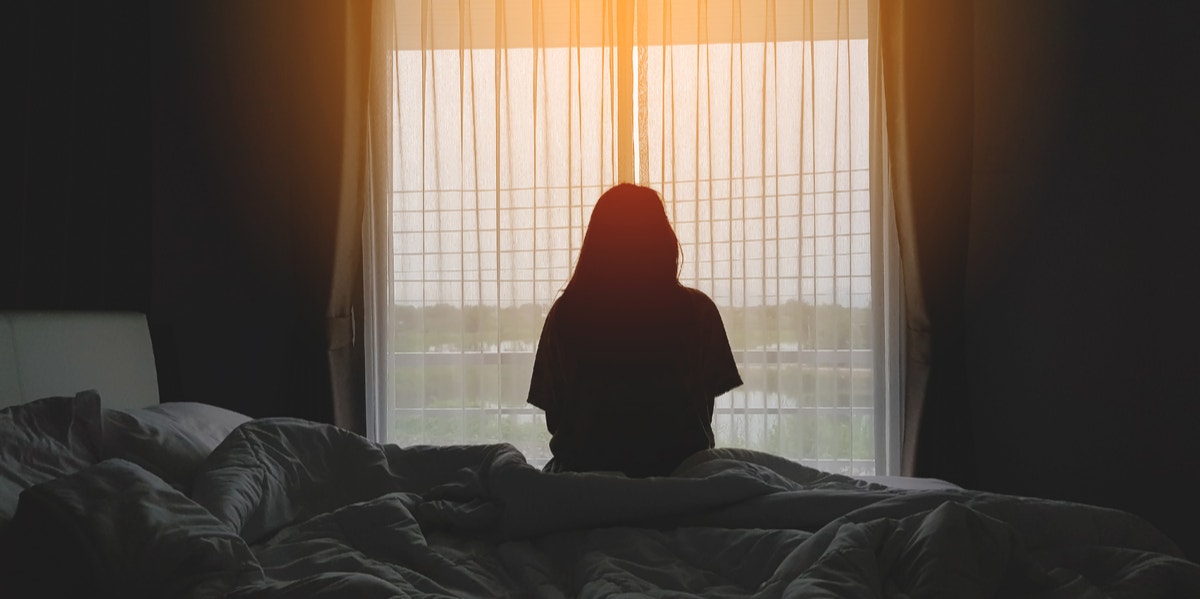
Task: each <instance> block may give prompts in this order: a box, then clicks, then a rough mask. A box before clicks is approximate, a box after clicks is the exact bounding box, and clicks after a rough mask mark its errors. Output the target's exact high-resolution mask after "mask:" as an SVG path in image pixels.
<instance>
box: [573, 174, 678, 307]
mask: <svg viewBox="0 0 1200 599" xmlns="http://www.w3.org/2000/svg"><path fill="white" fill-rule="evenodd" d="M678 277H679V239H678V238H677V237H675V231H674V229H672V228H671V223H670V221H669V220H667V212H666V208H665V206H664V205H663V201H662V198H660V197H659V195H658V192H656V191H654V190H653V189H650V188H649V187H641V186H639V185H633V184H629V183H622V184H620V185H617V186H616V187H613V188H611V189H609V190H608V191H606V192H604V194H603V195H601V196H600V199H599V200H597V201H596V206H595V208H593V209H592V216H591V219H590V220H589V221H588V226H587V233H586V234H584V237H583V247H582V248H580V251H579V260H578V262H576V264H575V273H574V274H573V275H572V276H571V282H570V283H569V284H568V287H567V288H568V289H571V288H576V287H586V288H589V289H606V288H607V289H612V288H613V287H614V286H624V285H639V286H640V285H656V284H677V283H678V280H679V278H678Z"/></svg>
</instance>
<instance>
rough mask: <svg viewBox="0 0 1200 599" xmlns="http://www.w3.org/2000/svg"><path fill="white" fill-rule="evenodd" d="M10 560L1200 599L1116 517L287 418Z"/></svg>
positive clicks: (637, 588) (1151, 542) (43, 499)
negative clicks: (637, 469)
mask: <svg viewBox="0 0 1200 599" xmlns="http://www.w3.org/2000/svg"><path fill="white" fill-rule="evenodd" d="M759 458H761V459H759ZM0 545H3V547H4V555H3V556H0V569H3V568H7V569H8V571H7V572H0V575H3V576H4V579H5V580H8V581H10V582H9V583H0V584H4V586H0V588H3V589H25V590H28V591H29V592H30V593H31V596H53V595H54V593H55V592H59V591H62V592H79V591H83V590H85V589H90V592H89V594H90V595H103V594H106V593H107V594H109V595H111V596H122V597H150V596H161V597H236V598H242V597H245V598H264V599H266V598H269V599H277V598H300V597H306V598H307V597H364V598H371V597H546V598H555V597H615V596H622V597H672V598H677V597H705V598H726V597H728V598H733V597H766V598H769V597H787V598H807V597H1032V598H1042V597H1044V598H1060V597H1062V598H1067V597H1072V598H1073V597H1080V598H1091V597H1130V598H1132V597H1138V598H1153V597H1200V566H1197V565H1196V564H1195V563H1192V562H1189V561H1187V560H1185V559H1183V558H1182V557H1181V555H1180V554H1179V551H1178V550H1177V548H1176V547H1175V546H1174V545H1173V544H1172V543H1171V541H1170V540H1169V539H1167V538H1166V537H1165V536H1164V535H1163V534H1162V533H1161V532H1160V531H1158V530H1157V529H1155V528H1154V527H1152V526H1151V525H1149V524H1148V523H1147V522H1145V521H1144V520H1142V519H1140V518H1138V517H1136V516H1133V515H1131V514H1128V513H1125V512H1121V511H1117V510H1111V509H1104V508H1099V507H1094V506H1088V505H1082V504H1075V503H1068V502H1061V501H1049V500H1042V499H1033V498H1023V497H1013V496H1005V495H997V494H989V493H983V492H977V491H964V490H941V491H920V492H904V491H898V490H894V489H890V488H886V487H882V486H880V485H869V484H866V483H863V482H862V481H857V480H854V479H850V478H846V477H841V476H837V475H833V474H829V473H824V472H820V471H817V470H813V469H810V468H806V467H804V466H801V465H799V464H796V463H793V462H788V461H786V460H781V459H780V458H777V457H774V456H768V455H766V454H761V455H759V454H755V453H754V452H743V453H735V454H730V453H729V452H722V451H720V450H714V451H710V452H702V453H701V454H697V455H696V456H693V458H691V459H689V460H688V461H687V462H685V463H684V464H683V465H682V466H681V467H680V468H679V470H678V471H677V472H675V473H674V474H673V475H672V476H670V477H660V478H651V479H628V478H624V477H621V476H614V475H608V474H573V473H557V474H549V473H543V472H541V471H540V470H538V469H536V468H534V467H532V466H530V465H528V464H527V463H526V462H525V459H524V456H522V455H521V454H520V452H518V451H517V450H516V449H515V448H513V447H512V446H510V445H507V444H495V445H465V446H449V447H446V446H437V447H434V446H410V447H401V446H397V445H384V444H377V443H372V442H370V441H368V440H367V439H365V438H363V437H361V436H358V435H354V434H352V433H349V432H346V431H343V430H340V429H337V428H334V427H331V426H328V425H321V424H316V423H312V422H308V421H303V420H295V419H282V418H278V419H260V420H253V421H250V422H247V423H245V424H242V425H241V426H239V427H238V428H237V429H235V430H234V431H233V432H232V433H231V434H230V435H229V436H228V437H227V438H226V439H225V440H224V442H222V443H221V444H220V445H219V446H218V447H217V448H216V449H215V450H214V451H213V452H212V453H211V454H210V455H209V456H208V458H207V459H206V460H205V462H204V463H203V464H202V465H201V467H200V468H199V471H198V473H197V474H196V476H195V478H194V480H193V481H192V484H191V485H190V492H189V494H186V495H185V494H184V491H183V490H181V489H180V488H179V486H178V485H175V486H172V485H171V484H168V483H167V482H164V481H163V480H162V479H160V478H158V477H157V476H156V475H155V474H152V473H150V472H149V471H147V470H145V469H143V468H142V467H141V466H139V465H137V464H135V463H132V462H129V461H125V460H121V459H109V460H105V461H102V462H100V463H98V464H96V465H93V466H91V467H88V468H85V469H82V470H80V471H79V472H76V473H75V474H72V475H70V476H65V477H62V478H59V479H56V480H53V481H49V482H45V483H42V484H40V485H37V486H34V487H32V488H30V489H28V490H27V491H26V492H24V493H23V494H22V495H21V497H20V502H19V504H18V507H17V511H16V514H15V516H14V518H13V521H12V523H11V525H10V526H9V528H8V530H6V531H5V535H4V537H3V538H2V539H0ZM5 596H20V595H19V594H18V595H9V594H6V595H5Z"/></svg>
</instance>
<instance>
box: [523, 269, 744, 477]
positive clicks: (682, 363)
mask: <svg viewBox="0 0 1200 599" xmlns="http://www.w3.org/2000/svg"><path fill="white" fill-rule="evenodd" d="M740 383H741V380H740V378H739V377H738V374H737V369H736V366H735V365H734V362H733V357H732V354H731V352H730V350H729V343H728V340H727V339H726V337H725V329H724V327H723V326H722V324H721V320H720V315H719V313H717V311H716V306H715V305H714V304H713V303H712V301H711V300H710V299H709V298H708V297H707V296H705V295H704V294H703V293H701V292H699V291H696V290H694V289H688V288H685V287H681V286H678V285H673V286H670V287H668V288H663V289H659V290H656V291H655V292H653V293H648V294H643V295H641V297H636V298H635V297H629V296H624V297H622V296H619V295H616V296H614V295H607V296H606V297H584V296H581V295H575V296H573V295H572V294H570V293H568V294H565V295H564V296H563V297H562V298H560V300H559V301H558V302H556V303H555V305H554V307H553V309H552V310H551V313H550V315H549V316H548V317H547V321H546V325H545V328H544V329H543V335H542V343H541V345H539V348H538V357H537V360H536V362H535V366H534V377H533V383H532V384H531V388H530V403H533V404H534V405H538V406H539V407H542V408H543V409H544V410H546V413H547V418H548V422H549V424H550V425H551V426H550V428H551V432H552V434H553V439H552V440H551V442H550V447H551V450H552V451H553V453H554V456H555V465H556V466H557V467H558V468H561V469H565V470H578V471H590V470H616V471H621V472H624V473H626V474H628V475H630V476H650V475H665V474H669V473H670V472H671V470H673V469H674V467H675V466H676V465H678V464H679V462H681V461H683V459H685V458H686V457H687V456H689V455H691V454H692V453H694V452H696V451H700V450H702V449H706V448H709V447H712V446H713V434H712V428H711V420H712V409H713V405H712V404H713V398H714V397H716V395H719V394H721V393H724V392H725V391H727V390H728V389H729V388H732V387H734V386H737V385H738V384H740Z"/></svg>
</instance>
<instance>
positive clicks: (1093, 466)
mask: <svg viewBox="0 0 1200 599" xmlns="http://www.w3.org/2000/svg"><path fill="white" fill-rule="evenodd" d="M976 7H977V9H976V15H975V18H976V21H975V23H976V29H975V31H976V41H975V54H976V72H975V95H976V98H975V106H976V115H975V117H976V118H975V134H976V138H975V167H974V169H973V175H974V182H973V186H974V193H973V198H972V205H971V210H972V229H971V238H970V239H971V246H970V247H971V252H970V254H971V255H970V264H971V268H970V270H969V288H968V300H967V306H966V312H967V315H968V321H969V325H968V327H969V328H968V352H967V353H968V356H967V357H968V364H969V370H970V372H969V376H970V383H969V385H970V387H969V388H970V396H971V401H972V412H973V418H974V432H975V452H976V456H977V458H978V464H977V478H976V481H977V484H978V486H979V487H980V488H983V489H989V490H995V491H1001V492H1005V493H1014V494H1022V495H1034V496H1046V497H1053V498H1060V499H1069V500H1078V501H1084V502H1088V503H1094V504H1099V505H1105V506H1111V507H1117V508H1122V509H1126V510H1129V511H1132V512H1134V513H1137V514H1140V515H1142V516H1144V517H1146V518H1148V519H1149V520H1151V521H1152V522H1154V523H1155V524H1156V525H1158V526H1159V527H1160V528H1161V529H1162V530H1164V531H1165V532H1167V533H1168V534H1169V535H1171V536H1172V537H1173V538H1174V539H1175V540H1176V541H1177V542H1178V543H1180V544H1181V545H1183V546H1184V549H1185V550H1186V551H1188V552H1189V554H1190V555H1191V556H1192V557H1193V558H1198V557H1200V544H1198V540H1200V512H1197V510H1196V509H1195V506H1194V502H1193V501H1189V500H1188V498H1187V495H1188V494H1187V493H1186V492H1182V491H1180V488H1181V486H1180V485H1185V486H1193V485H1194V483H1195V481H1196V480H1198V479H1200V466H1197V465H1196V457H1197V456H1200V435H1198V434H1197V432H1196V431H1197V430H1198V429H1200V345H1197V342H1198V341H1200V339H1198V336H1200V316H1198V315H1197V311H1196V306H1198V305H1200V291H1197V287H1198V286H1197V285H1196V284H1195V283H1194V282H1193V281H1191V279H1193V278H1194V277H1195V276H1196V274H1197V273H1198V272H1200V245H1198V244H1197V243H1196V233H1197V227H1198V226H1200V205H1198V202H1197V201H1196V198H1197V197H1200V195H1198V194H1197V193H1196V192H1195V181H1194V177H1195V173H1196V165H1197V163H1198V159H1200V153H1198V152H1197V149H1196V140H1197V139H1200V137H1198V136H1200V127H1198V123H1200V118H1198V115H1197V111H1198V110H1200V98H1198V97H1197V94H1196V92H1195V91H1194V90H1196V89H1197V88H1198V87H1200V78H1198V76H1197V73H1198V72H1200V69H1198V68H1197V67H1198V66H1200V65H1197V60H1196V57H1198V56H1200V44H1198V43H1197V36H1195V33H1194V31H1193V29H1192V26H1191V25H1190V24H1191V23H1195V22H1196V17H1197V10H1196V8H1195V6H1194V3H1166V2H1148V3H1137V4H1134V3H1124V2H1122V3H1117V2H1050V3H1040V2H1009V1H1007V0H981V1H977V2H976Z"/></svg>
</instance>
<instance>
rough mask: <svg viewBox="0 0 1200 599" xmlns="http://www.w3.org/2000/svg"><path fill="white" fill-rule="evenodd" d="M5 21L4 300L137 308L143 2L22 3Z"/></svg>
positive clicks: (146, 207) (141, 305)
mask: <svg viewBox="0 0 1200 599" xmlns="http://www.w3.org/2000/svg"><path fill="white" fill-rule="evenodd" d="M4 21H5V24H4V31H5V35H4V43H3V47H4V52H3V58H2V59H0V60H3V63H4V64H5V65H6V67H7V68H5V70H4V73H5V92H4V95H5V98H6V100H7V102H6V103H5V106H6V107H7V109H6V110H5V111H4V116H3V119H4V128H3V132H4V133H3V142H2V143H3V147H4V152H3V156H4V159H3V161H0V164H3V165H4V166H3V167H2V170H0V173H3V175H4V176H3V178H2V181H3V183H2V185H3V191H2V192H0V281H2V282H0V308H2V309H41V310H48V309H59V310H64V309H118V310H137V311H141V312H145V311H147V309H148V308H149V304H150V187H149V184H148V182H147V180H148V173H149V163H150V158H149V144H148V141H149V132H150V120H149V118H148V116H147V115H148V112H149V105H150V97H149V93H148V92H149V87H150V86H149V78H148V71H149V69H148V66H149V60H148V53H149V30H148V27H147V19H146V7H145V5H144V4H143V3H140V2H104V1H88V2H82V1H80V2H38V1H29V0H23V1H21V2H15V3H12V4H9V5H6V6H5V10H4Z"/></svg>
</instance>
